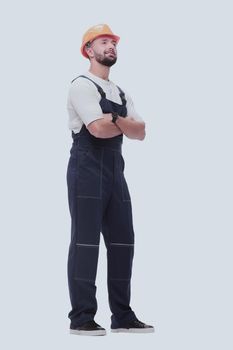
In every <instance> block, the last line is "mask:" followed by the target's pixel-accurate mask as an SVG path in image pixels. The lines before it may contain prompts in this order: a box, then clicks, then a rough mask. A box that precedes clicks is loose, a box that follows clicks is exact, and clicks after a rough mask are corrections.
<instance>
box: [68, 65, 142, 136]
mask: <svg viewBox="0 0 233 350" xmlns="http://www.w3.org/2000/svg"><path fill="white" fill-rule="evenodd" d="M82 75H85V76H87V77H88V78H90V79H92V80H93V81H94V82H95V83H97V84H98V85H100V86H101V88H102V89H103V90H104V92H105V94H106V98H107V99H108V100H111V101H113V102H116V103H119V104H122V101H121V98H120V95H119V94H120V91H119V89H118V87H117V86H116V85H115V84H114V83H113V82H112V81H111V80H105V79H102V78H99V77H97V76H96V75H94V74H92V73H91V72H89V71H87V72H85V73H84V74H82ZM122 90H123V91H124V93H125V99H126V108H127V115H128V116H130V117H133V118H134V119H135V120H140V121H143V119H142V118H141V117H140V115H138V113H137V112H136V111H135V109H134V105H133V101H132V98H131V97H130V96H129V94H128V93H127V92H126V91H125V90H124V89H123V88H122ZM100 100H101V95H100V93H99V91H98V90H97V87H96V86H95V84H94V83H93V82H92V81H90V80H89V79H87V78H83V77H79V78H78V79H76V80H74V81H73V83H71V86H70V88H69V92H68V99H67V110H68V114H69V120H68V128H69V129H70V130H73V132H74V133H78V132H79V131H80V130H81V127H82V125H83V123H84V124H85V125H86V126H87V125H88V124H89V123H91V122H93V121H94V120H97V119H102V118H103V116H102V114H103V112H102V109H101V107H100V104H99V101H100Z"/></svg>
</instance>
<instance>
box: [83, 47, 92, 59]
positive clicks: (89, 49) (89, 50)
mask: <svg viewBox="0 0 233 350" xmlns="http://www.w3.org/2000/svg"><path fill="white" fill-rule="evenodd" d="M85 50H86V53H87V55H88V56H89V58H92V57H94V53H93V50H92V48H91V47H86V48H85Z"/></svg>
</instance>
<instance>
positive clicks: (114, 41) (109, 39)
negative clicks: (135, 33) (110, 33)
mask: <svg viewBox="0 0 233 350" xmlns="http://www.w3.org/2000/svg"><path fill="white" fill-rule="evenodd" d="M108 39H109V38H102V39H101V40H102V41H104V40H108ZM109 40H110V39H109ZM111 41H114V43H116V40H115V39H111Z"/></svg>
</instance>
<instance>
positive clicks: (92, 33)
mask: <svg viewBox="0 0 233 350" xmlns="http://www.w3.org/2000/svg"><path fill="white" fill-rule="evenodd" d="M103 35H107V36H110V37H112V38H114V39H115V40H116V42H117V43H118V41H119V40H120V37H119V36H117V35H115V34H113V32H112V31H111V29H110V28H109V26H108V25H107V24H97V25H95V26H93V27H91V28H89V29H88V30H87V31H86V33H85V34H84V35H83V39H82V46H81V49H80V50H81V53H82V55H83V56H84V57H86V58H88V55H87V53H86V51H85V45H86V44H87V43H88V41H92V40H94V39H96V38H98V37H100V36H103Z"/></svg>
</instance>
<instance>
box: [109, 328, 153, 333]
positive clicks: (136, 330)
mask: <svg viewBox="0 0 233 350" xmlns="http://www.w3.org/2000/svg"><path fill="white" fill-rule="evenodd" d="M154 331H155V329H154V328H116V329H111V332H113V333H153V332H154Z"/></svg>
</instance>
